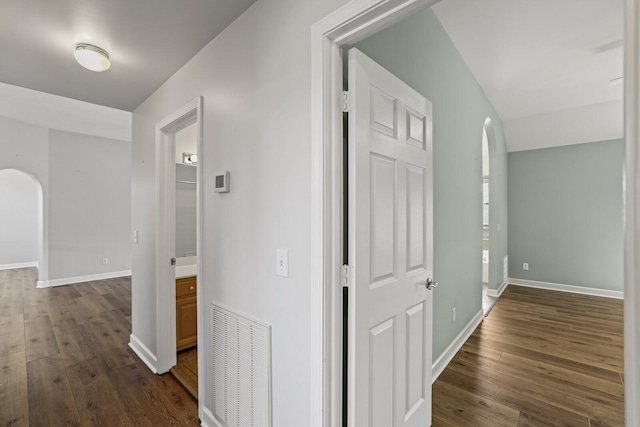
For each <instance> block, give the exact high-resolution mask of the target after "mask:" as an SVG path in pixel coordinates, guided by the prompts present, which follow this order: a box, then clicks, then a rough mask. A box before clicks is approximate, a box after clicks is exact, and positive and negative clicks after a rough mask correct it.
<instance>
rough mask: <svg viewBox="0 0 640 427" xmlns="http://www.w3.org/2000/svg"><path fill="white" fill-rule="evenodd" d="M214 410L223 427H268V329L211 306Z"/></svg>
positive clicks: (269, 422) (269, 377)
mask: <svg viewBox="0 0 640 427" xmlns="http://www.w3.org/2000/svg"><path fill="white" fill-rule="evenodd" d="M211 311H212V319H213V340H212V342H213V389H214V396H213V410H214V414H213V415H214V416H215V417H216V420H217V421H218V422H219V423H220V424H221V425H223V426H225V427H270V426H271V327H270V326H268V325H265V324H262V323H258V322H256V321H254V320H251V319H248V318H246V317H244V316H242V315H239V314H237V313H233V312H231V311H229V310H226V309H224V308H222V307H219V306H217V305H215V304H211Z"/></svg>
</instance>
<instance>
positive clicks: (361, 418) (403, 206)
mask: <svg viewBox="0 0 640 427" xmlns="http://www.w3.org/2000/svg"><path fill="white" fill-rule="evenodd" d="M349 88H350V92H351V96H352V97H353V109H352V111H350V112H349V117H348V127H349V147H348V149H349V153H348V158H349V159H348V161H349V168H348V170H349V177H348V185H349V195H350V197H349V201H348V204H349V205H348V206H349V209H348V223H349V224H348V229H349V239H348V241H349V250H348V252H349V255H348V258H349V265H350V266H351V268H352V269H353V279H354V280H353V283H352V284H351V285H350V287H349V318H348V326H349V334H348V336H349V341H348V353H349V355H348V372H349V377H348V379H347V381H348V393H347V394H348V405H347V411H348V422H349V426H350V427H361V426H381V427H382V426H384V427H389V426H394V427H414V426H415V427H418V426H420V427H424V426H428V425H430V424H431V336H432V333H431V325H432V307H433V297H432V292H431V291H428V290H427V289H426V287H425V286H424V283H425V282H426V279H427V278H428V277H430V276H431V275H432V274H433V267H432V266H433V253H432V252H433V251H432V248H433V243H432V239H433V225H432V223H433V219H432V216H433V215H432V212H433V198H432V139H431V134H432V131H431V129H432V127H431V123H432V119H431V117H432V116H431V103H429V101H427V100H426V99H425V98H424V97H423V96H421V95H420V94H418V93H417V92H416V91H414V90H413V89H411V88H410V87H409V86H407V85H406V84H404V83H403V82H402V81H400V80H399V79H398V78H396V77H395V76H393V75H392V74H391V73H389V72H388V71H386V70H385V69H384V68H382V67H381V66H380V65H378V64H376V63H375V62H373V61H372V60H371V59H369V58H368V57H366V56H365V55H364V54H362V53H361V52H360V51H358V50H357V49H351V50H350V51H349Z"/></svg>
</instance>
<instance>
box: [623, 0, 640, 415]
mask: <svg viewBox="0 0 640 427" xmlns="http://www.w3.org/2000/svg"><path fill="white" fill-rule="evenodd" d="M639 27H640V0H625V32H624V39H625V43H624V111H625V112H624V138H625V187H624V199H625V202H624V294H625V297H626V298H625V300H624V331H625V334H624V380H625V381H624V400H625V405H624V406H625V425H627V426H629V427H631V426H639V425H640V405H638V404H637V402H638V400H639V399H640V363H638V361H639V360H640V289H638V288H639V287H640V217H639V215H640V206H638V202H639V201H640V53H639V51H640V28H639Z"/></svg>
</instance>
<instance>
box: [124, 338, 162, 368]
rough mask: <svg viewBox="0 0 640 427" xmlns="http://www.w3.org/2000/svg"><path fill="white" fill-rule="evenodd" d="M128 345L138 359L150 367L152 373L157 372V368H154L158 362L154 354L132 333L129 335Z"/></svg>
mask: <svg viewBox="0 0 640 427" xmlns="http://www.w3.org/2000/svg"><path fill="white" fill-rule="evenodd" d="M129 347H130V348H131V350H133V352H134V353H135V354H136V355H137V356H138V357H139V358H140V360H142V361H143V362H144V364H145V365H147V366H148V367H149V369H151V372H153V373H154V374H157V373H158V370H157V369H156V363H157V362H158V359H157V358H156V355H155V354H153V353H152V352H151V350H149V349H148V348H147V346H146V345H144V344H143V343H142V341H140V340H139V339H138V337H136V336H135V335H133V334H131V335H129Z"/></svg>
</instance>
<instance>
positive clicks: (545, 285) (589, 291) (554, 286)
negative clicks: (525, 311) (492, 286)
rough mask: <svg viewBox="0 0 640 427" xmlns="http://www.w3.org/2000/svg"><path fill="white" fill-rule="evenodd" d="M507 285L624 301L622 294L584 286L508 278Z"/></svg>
mask: <svg viewBox="0 0 640 427" xmlns="http://www.w3.org/2000/svg"><path fill="white" fill-rule="evenodd" d="M509 284H511V285H518V286H526V287H528V288H538V289H548V290H550V291H560V292H572V293H574V294H582V295H593V296H596V297H605V298H615V299H624V292H622V291H611V290H609V289H597V288H587V287H585V286H575V285H563V284H561V283H549V282H538V281H535V280H524V279H513V278H509Z"/></svg>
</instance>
